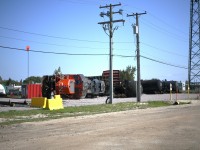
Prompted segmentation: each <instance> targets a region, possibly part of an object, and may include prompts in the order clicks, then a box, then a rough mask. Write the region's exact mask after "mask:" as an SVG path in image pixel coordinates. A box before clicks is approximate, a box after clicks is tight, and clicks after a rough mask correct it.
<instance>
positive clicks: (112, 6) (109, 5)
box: [99, 3, 121, 9]
mask: <svg viewBox="0 0 200 150" xmlns="http://www.w3.org/2000/svg"><path fill="white" fill-rule="evenodd" d="M110 6H112V7H114V6H121V3H119V4H114V5H112V4H110V5H106V6H100V7H99V8H100V9H101V8H108V7H110Z"/></svg>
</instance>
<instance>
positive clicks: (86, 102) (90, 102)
mask: <svg viewBox="0 0 200 150" xmlns="http://www.w3.org/2000/svg"><path fill="white" fill-rule="evenodd" d="M176 97H177V99H178V100H196V99H199V94H190V95H189V99H188V94H177V95H176V94H173V95H172V100H175V99H176ZM106 98H107V97H105V96H104V97H97V98H86V99H78V100H74V99H64V100H63V105H64V107H68V106H83V105H95V104H105V100H106ZM9 100H10V101H11V102H21V103H23V102H24V101H25V100H26V101H27V102H28V103H30V102H31V99H10V98H0V102H9ZM152 100H163V101H168V100H170V95H169V94H157V95H155V94H152V95H147V94H143V95H142V97H141V102H146V101H152ZM136 101H137V99H136V98H135V97H134V98H114V99H113V103H120V102H136ZM30 109H38V108H32V107H30V106H29V105H19V104H16V105H15V106H14V107H10V106H6V105H1V104H0V112H2V111H10V110H30Z"/></svg>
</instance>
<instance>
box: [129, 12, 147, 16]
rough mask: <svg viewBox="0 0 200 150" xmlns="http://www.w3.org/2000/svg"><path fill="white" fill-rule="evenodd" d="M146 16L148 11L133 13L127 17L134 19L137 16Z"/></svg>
mask: <svg viewBox="0 0 200 150" xmlns="http://www.w3.org/2000/svg"><path fill="white" fill-rule="evenodd" d="M145 14H147V12H146V11H145V12H144V13H133V14H132V15H129V14H127V17H133V16H136V15H145Z"/></svg>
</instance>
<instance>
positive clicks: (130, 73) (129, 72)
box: [120, 66, 136, 81]
mask: <svg viewBox="0 0 200 150" xmlns="http://www.w3.org/2000/svg"><path fill="white" fill-rule="evenodd" d="M135 71H136V68H135V67H131V66H127V67H126V70H120V78H121V80H122V81H124V80H134V79H135Z"/></svg>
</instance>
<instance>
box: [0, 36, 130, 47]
mask: <svg viewBox="0 0 200 150" xmlns="http://www.w3.org/2000/svg"><path fill="white" fill-rule="evenodd" d="M0 38H6V39H12V40H17V41H23V42H32V43H37V44H43V45H51V46H59V47H73V48H79V49H81V48H83V49H97V50H99V49H107V48H103V47H87V46H85V47H83V46H74V45H64V44H56V43H47V42H39V41H33V40H26V39H20V38H14V37H8V36H1V35H0ZM115 50H130V49H117V48H115Z"/></svg>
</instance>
